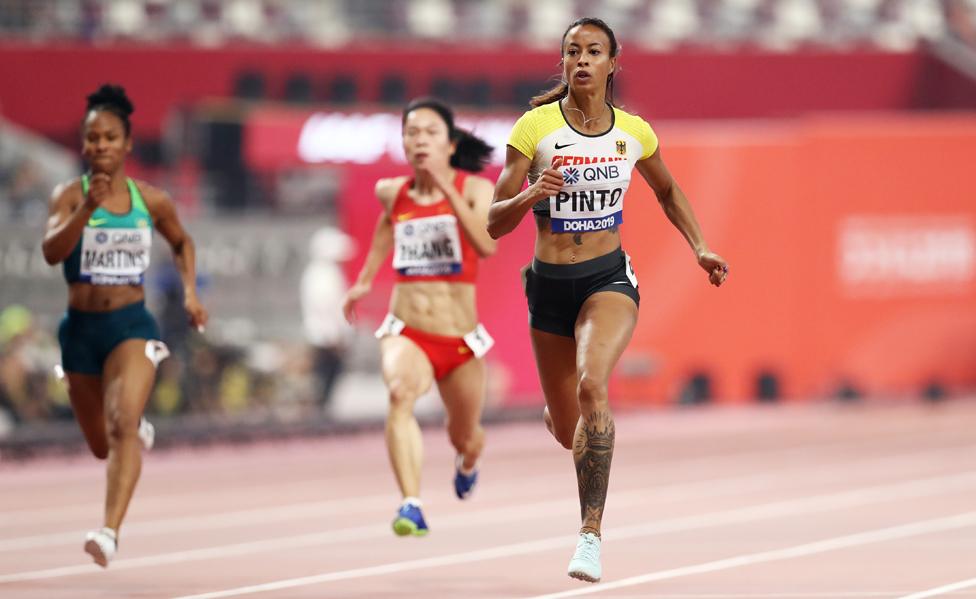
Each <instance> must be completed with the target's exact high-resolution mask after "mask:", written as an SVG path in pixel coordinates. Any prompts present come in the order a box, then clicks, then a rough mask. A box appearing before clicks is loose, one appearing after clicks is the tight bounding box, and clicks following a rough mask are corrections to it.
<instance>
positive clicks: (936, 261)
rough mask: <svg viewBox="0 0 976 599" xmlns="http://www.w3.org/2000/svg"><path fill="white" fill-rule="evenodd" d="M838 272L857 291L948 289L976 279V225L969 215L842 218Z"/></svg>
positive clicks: (838, 242) (845, 285) (850, 289)
mask: <svg viewBox="0 0 976 599" xmlns="http://www.w3.org/2000/svg"><path fill="white" fill-rule="evenodd" d="M837 272H838V278H839V280H840V282H841V284H842V286H843V287H844V288H845V289H846V290H847V291H849V292H852V293H865V292H867V293H870V294H872V295H873V294H877V293H882V294H884V295H891V294H899V293H918V292H925V291H933V292H944V291H947V290H949V289H951V288H952V287H959V288H961V287H962V286H963V285H966V284H970V283H972V282H973V281H974V278H976V226H974V223H973V221H972V219H970V218H969V217H966V216H958V217H954V216H885V217H882V216H855V217H849V218H847V219H845V220H844V221H843V222H841V224H840V227H839V231H838V237H837Z"/></svg>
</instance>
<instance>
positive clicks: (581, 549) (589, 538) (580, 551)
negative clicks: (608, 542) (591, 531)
mask: <svg viewBox="0 0 976 599" xmlns="http://www.w3.org/2000/svg"><path fill="white" fill-rule="evenodd" d="M576 555H577V557H581V558H583V559H586V560H587V561H591V562H596V561H599V560H600V541H599V539H597V538H596V537H594V536H593V535H588V534H587V535H581V536H580V540H579V543H577V545H576Z"/></svg>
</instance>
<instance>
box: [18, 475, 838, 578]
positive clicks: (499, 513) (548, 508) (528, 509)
mask: <svg viewBox="0 0 976 599" xmlns="http://www.w3.org/2000/svg"><path fill="white" fill-rule="evenodd" d="M780 477H782V474H781V473H777V472H767V473H763V474H754V475H750V476H735V477H727V478H721V479H712V480H706V481H697V482H694V483H687V484H681V483H678V484H673V485H664V486H661V487H657V488H655V489H654V496H655V500H674V501H686V500H687V499H688V498H689V497H695V498H699V499H700V498H703V497H713V498H720V497H726V496H729V495H736V494H739V493H748V492H750V491H755V490H757V489H764V488H768V486H769V485H770V483H773V482H775V481H776V479H778V478H780ZM834 477H835V478H836V474H834ZM523 490H524V489H523ZM647 493H648V491H647V489H645V488H638V489H633V490H630V491H625V492H618V493H615V494H614V498H613V505H614V507H628V506H631V505H643V504H646V503H647ZM385 499H386V500H387V504H386V505H387V506H388V503H389V498H388V497H385ZM517 507H518V509H517V510H513V506H510V505H507V506H501V507H497V508H490V509H480V510H474V511H465V512H463V513H458V514H454V515H451V516H443V517H440V518H438V519H437V520H436V524H437V526H438V527H444V528H446V527H450V526H453V527H455V528H466V527H474V526H483V525H487V524H497V523H506V522H516V521H520V520H532V519H535V518H539V517H544V516H547V515H551V514H552V513H553V511H554V510H558V509H559V508H560V507H563V508H566V509H567V511H571V510H573V509H574V507H575V501H574V500H573V498H572V497H571V496H569V495H567V496H565V497H563V498H560V499H557V500H544V501H538V502H534V503H519V504H518V506H517ZM390 534H391V533H390V531H389V529H388V528H387V527H386V526H385V525H378V524H369V525H366V526H357V527H351V528H344V529H340V530H334V531H330V532H325V533H310V534H306V535H300V536H288V537H281V538H278V539H268V540H261V541H252V542H244V543H235V544H232V545H219V546H216V547H209V548H205V549H192V550H188V551H181V552H176V553H169V554H160V555H155V556H145V557H141V558H129V559H122V560H116V561H114V562H112V569H113V570H119V569H129V568H138V567H143V566H153V565H157V564H166V563H177V562H185V561H197V560H204V559H211V558H219V557H232V556H237V555H250V554H253V553H260V552H262V551H275V550H279V549H289V548H299V547H303V546H321V545H330V544H334V543H339V542H345V541H360V540H367V539H375V538H384V539H385V538H388V537H389V536H390ZM79 538H81V537H78V536H75V537H73V540H74V542H76V543H77V542H78V539H79ZM98 571H99V570H97V569H94V568H93V567H92V566H88V565H76V566H64V567H60V568H50V569H45V570H34V571H29V572H20V573H14V574H4V575H0V583H4V582H17V581H20V580H35V579H39V578H57V577H61V576H72V575H76V574H90V573H94V572H98Z"/></svg>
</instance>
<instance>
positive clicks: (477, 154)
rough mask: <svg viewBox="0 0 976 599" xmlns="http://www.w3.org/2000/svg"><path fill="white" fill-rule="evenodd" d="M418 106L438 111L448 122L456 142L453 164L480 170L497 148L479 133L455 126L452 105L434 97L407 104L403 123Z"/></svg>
mask: <svg viewBox="0 0 976 599" xmlns="http://www.w3.org/2000/svg"><path fill="white" fill-rule="evenodd" d="M418 108H429V109H431V110H433V111H434V112H436V113H437V114H438V115H440V117H441V118H442V119H444V122H445V123H446V124H447V135H448V138H449V139H450V140H451V141H452V142H454V143H455V144H456V146H455V149H454V155H453V156H451V162H450V164H451V166H452V167H454V168H459V169H461V170H464V171H469V172H472V173H477V172H480V171H481V170H482V169H483V168H485V166H486V165H487V164H488V161H489V160H490V159H491V154H492V152H494V151H495V148H493V147H491V146H490V145H488V143H486V142H485V140H483V139H481V138H480V137H478V136H477V135H475V134H473V133H471V132H470V131H466V130H464V129H460V128H458V127H455V126H454V111H452V110H451V109H450V107H449V106H448V105H447V104H445V103H443V102H441V101H440V100H436V99H434V98H418V99H416V100H413V101H411V102H410V103H409V104H407V107H406V108H404V109H403V118H402V119H401V123H402V124H403V123H406V122H407V115H409V114H410V113H411V112H413V111H414V110H417V109H418Z"/></svg>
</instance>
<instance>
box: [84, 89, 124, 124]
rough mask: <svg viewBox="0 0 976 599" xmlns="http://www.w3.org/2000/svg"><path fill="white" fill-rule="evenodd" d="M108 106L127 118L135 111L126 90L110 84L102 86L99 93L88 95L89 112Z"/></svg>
mask: <svg viewBox="0 0 976 599" xmlns="http://www.w3.org/2000/svg"><path fill="white" fill-rule="evenodd" d="M106 106H110V107H112V108H115V109H117V110H118V111H119V112H121V113H122V115H123V116H126V117H128V116H129V115H130V114H132V113H133V112H134V111H135V107H133V106H132V101H131V100H129V96H127V95H126V94H125V88H123V87H122V86H121V85H112V84H110V83H104V84H102V86H101V87H99V88H98V90H97V91H95V92H94V93H91V94H89V95H88V110H91V109H93V108H98V107H106Z"/></svg>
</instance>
